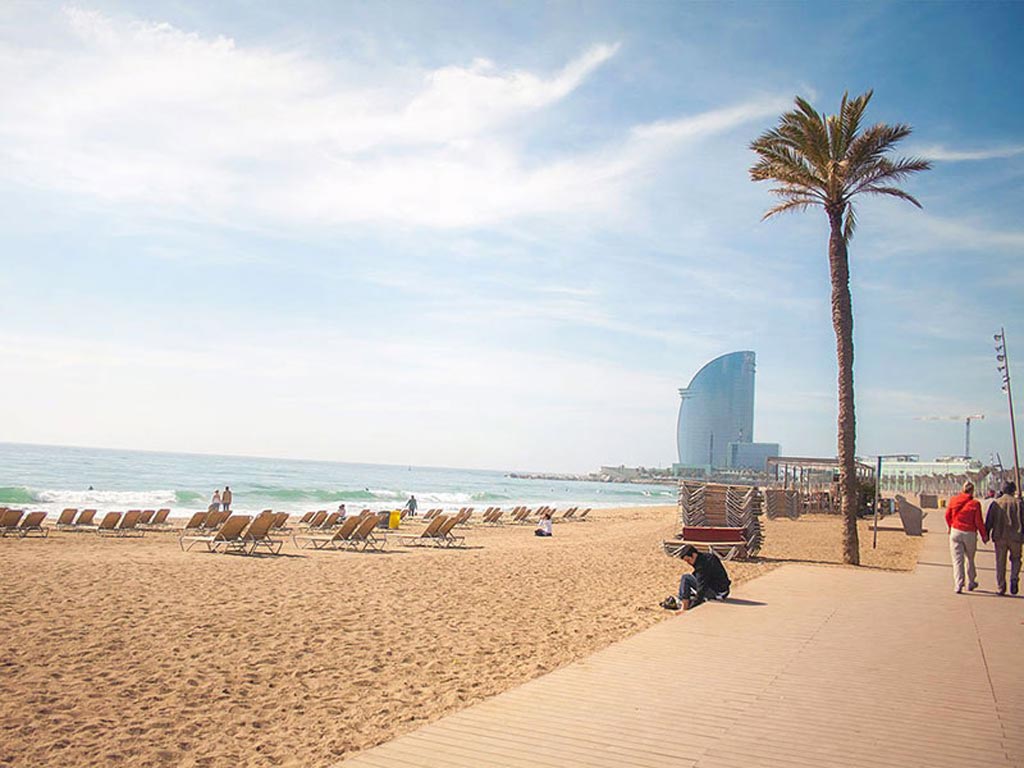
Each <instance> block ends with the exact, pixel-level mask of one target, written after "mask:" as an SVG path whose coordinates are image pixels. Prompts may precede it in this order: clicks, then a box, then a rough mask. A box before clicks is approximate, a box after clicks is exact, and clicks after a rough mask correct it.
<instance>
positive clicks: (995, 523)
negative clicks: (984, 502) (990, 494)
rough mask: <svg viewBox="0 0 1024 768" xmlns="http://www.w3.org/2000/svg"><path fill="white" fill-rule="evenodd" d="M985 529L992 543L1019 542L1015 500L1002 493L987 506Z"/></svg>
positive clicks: (1018, 516)
mask: <svg viewBox="0 0 1024 768" xmlns="http://www.w3.org/2000/svg"><path fill="white" fill-rule="evenodd" d="M985 528H987V529H988V533H989V535H990V536H991V537H992V541H1002V542H1018V541H1020V540H1021V519H1020V509H1019V508H1018V503H1017V498H1016V497H1015V496H1011V495H1010V494H1008V493H1004V494H1003V495H1002V496H1000V497H999V498H998V499H993V500H992V503H991V504H989V505H988V514H987V515H986V516H985Z"/></svg>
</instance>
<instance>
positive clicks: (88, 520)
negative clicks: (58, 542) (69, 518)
mask: <svg viewBox="0 0 1024 768" xmlns="http://www.w3.org/2000/svg"><path fill="white" fill-rule="evenodd" d="M95 517H96V510H95V509H83V510H82V513H81V514H80V515H79V516H78V519H77V520H76V521H75V523H74V525H72V526H71V528H70V530H73V531H95V530H96V522H95V521H94V520H93V518H95Z"/></svg>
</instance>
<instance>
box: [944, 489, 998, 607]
mask: <svg viewBox="0 0 1024 768" xmlns="http://www.w3.org/2000/svg"><path fill="white" fill-rule="evenodd" d="M946 527H947V528H948V529H949V554H950V556H951V557H952V558H953V585H954V586H955V587H956V592H957V594H960V593H961V592H963V591H964V557H965V556H966V558H967V579H968V581H967V589H968V590H974V589H977V588H978V571H977V569H975V567H974V553H975V552H976V551H977V550H978V534H979V533H980V534H981V540H982V541H984V542H986V543H988V533H987V532H986V531H985V521H984V520H982V519H981V504H979V503H978V500H977V499H975V498H974V483H972V482H970V481H968V482H966V483H964V491H963V493H958V494H957V495H956V496H954V497H953V498H952V499H950V500H949V504H948V505H947V506H946Z"/></svg>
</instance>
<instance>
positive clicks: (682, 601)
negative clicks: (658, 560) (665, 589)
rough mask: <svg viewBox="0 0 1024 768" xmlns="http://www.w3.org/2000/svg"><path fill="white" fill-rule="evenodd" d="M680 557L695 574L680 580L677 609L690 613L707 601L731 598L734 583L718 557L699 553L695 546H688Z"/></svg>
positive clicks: (684, 576)
mask: <svg viewBox="0 0 1024 768" xmlns="http://www.w3.org/2000/svg"><path fill="white" fill-rule="evenodd" d="M679 557H680V558H682V559H683V561H684V562H686V563H687V564H688V565H689V566H690V567H691V568H693V573H684V574H683V578H682V579H680V580H679V596H678V598H677V604H676V606H675V607H676V608H681V609H682V610H684V611H688V610H690V609H691V608H696V607H697V606H698V605H700V604H701V603H703V602H704V601H705V600H724V599H725V598H727V597H728V596H729V589H730V588H731V587H732V582H731V581H729V574H728V573H726V572H725V566H724V565H722V561H721V560H719V559H718V555H716V554H715V553H714V552H698V551H697V548H696V547H695V546H693V545H692V544H686V545H684V546H683V548H682V549H681V550H679ZM666 602H668V601H666ZM663 605H664V603H663ZM666 607H670V606H666Z"/></svg>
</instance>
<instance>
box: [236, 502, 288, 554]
mask: <svg viewBox="0 0 1024 768" xmlns="http://www.w3.org/2000/svg"><path fill="white" fill-rule="evenodd" d="M274 520H275V516H274V513H273V512H270V510H267V511H266V512H264V513H261V514H259V515H257V516H256V519H255V520H253V521H252V523H250V524H249V527H248V528H247V529H246V530H245V533H243V534H242V546H241V547H240V548H239V551H240V552H241V553H242V554H244V555H255V554H256V550H257V549H259V548H260V547H263V548H265V549H266V550H267V552H268V553H269V554H271V555H277V554H280V553H281V547H283V546H284V542H283V541H282V540H281V539H273V538H271V537H270V531H271V529H272V528H273V526H274Z"/></svg>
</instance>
